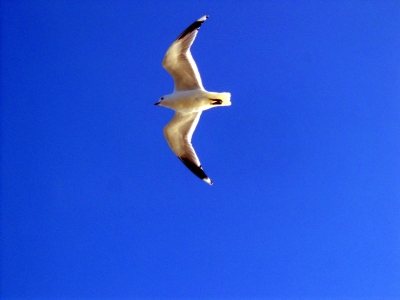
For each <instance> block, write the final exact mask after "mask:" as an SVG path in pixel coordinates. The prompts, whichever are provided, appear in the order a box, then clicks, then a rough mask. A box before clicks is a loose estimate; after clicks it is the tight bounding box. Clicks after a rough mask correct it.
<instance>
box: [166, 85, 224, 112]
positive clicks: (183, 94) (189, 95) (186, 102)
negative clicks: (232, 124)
mask: <svg viewBox="0 0 400 300" xmlns="http://www.w3.org/2000/svg"><path fill="white" fill-rule="evenodd" d="M230 98H231V94H230V93H214V92H207V91H206V90H204V89H196V90H187V91H176V92H174V93H172V94H169V95H166V96H164V100H163V101H161V102H160V104H159V105H160V106H164V107H168V108H170V109H173V110H175V111H179V112H199V111H203V110H207V109H210V108H213V107H215V104H211V103H212V102H213V100H210V99H220V100H222V103H221V104H219V106H229V105H231V101H230Z"/></svg>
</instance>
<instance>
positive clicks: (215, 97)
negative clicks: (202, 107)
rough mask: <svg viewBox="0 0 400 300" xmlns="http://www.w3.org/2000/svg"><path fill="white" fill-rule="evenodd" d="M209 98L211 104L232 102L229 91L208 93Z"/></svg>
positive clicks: (223, 104) (225, 104)
mask: <svg viewBox="0 0 400 300" xmlns="http://www.w3.org/2000/svg"><path fill="white" fill-rule="evenodd" d="M209 99H210V104H211V105H218V106H229V105H231V104H232V103H231V93H210V94H209Z"/></svg>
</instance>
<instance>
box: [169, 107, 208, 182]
mask: <svg viewBox="0 0 400 300" xmlns="http://www.w3.org/2000/svg"><path fill="white" fill-rule="evenodd" d="M200 116H201V111H200V112H190V113H184V112H178V111H177V112H176V113H175V116H174V117H173V118H172V120H171V121H170V122H169V123H168V124H167V125H166V126H165V127H164V135H165V138H166V139H167V142H168V145H169V146H170V148H171V149H172V151H173V152H174V153H175V154H176V155H177V156H178V158H179V159H180V160H181V161H182V162H183V163H184V164H185V166H186V167H188V169H189V170H190V171H192V172H193V173H194V174H195V175H196V176H198V177H199V178H200V179H202V180H204V181H205V182H207V183H208V184H210V185H212V184H213V183H212V181H211V179H210V178H208V176H207V175H206V174H205V173H204V170H203V168H202V167H201V164H200V160H199V158H198V157H197V154H196V152H195V151H194V148H193V146H192V136H193V132H194V130H195V129H196V126H197V123H199V119H200Z"/></svg>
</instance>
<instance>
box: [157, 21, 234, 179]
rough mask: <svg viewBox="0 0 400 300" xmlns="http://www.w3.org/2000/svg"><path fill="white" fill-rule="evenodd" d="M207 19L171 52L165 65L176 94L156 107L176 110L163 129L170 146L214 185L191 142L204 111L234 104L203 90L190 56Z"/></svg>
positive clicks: (222, 95) (189, 29) (197, 23)
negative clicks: (201, 27)
mask: <svg viewBox="0 0 400 300" xmlns="http://www.w3.org/2000/svg"><path fill="white" fill-rule="evenodd" d="M207 18H208V16H204V17H202V18H200V19H198V20H197V21H195V22H194V23H192V24H191V25H190V26H189V27H187V28H186V29H185V30H184V31H183V32H182V33H181V34H180V35H179V36H178V38H177V39H176V40H175V41H174V42H173V43H172V45H171V46H170V47H169V48H168V50H167V53H166V54H165V56H164V59H163V62H162V65H163V67H164V68H165V69H166V70H167V71H168V72H169V73H170V74H171V76H172V77H173V79H174V83H175V86H174V92H173V93H172V94H170V95H166V96H164V97H161V99H160V101H159V102H157V103H156V104H155V105H160V106H165V107H168V108H171V109H173V110H175V115H174V117H173V118H172V120H171V121H170V122H169V123H168V124H167V125H166V126H165V128H164V135H165V138H166V140H167V142H168V145H169V146H170V148H171V150H172V151H173V152H174V153H175V154H176V155H177V156H178V158H179V159H180V160H181V161H182V162H183V163H184V164H185V166H186V167H187V168H188V169H189V170H190V171H192V172H193V173H194V174H195V175H196V176H197V177H199V178H200V179H202V180H204V181H205V182H207V183H208V184H210V185H212V184H213V182H212V181H211V179H210V178H209V177H208V176H207V175H206V173H205V172H204V170H203V168H202V166H201V164H200V160H199V158H198V156H197V154H196V152H195V150H194V148H193V146H192V143H191V140H192V136H193V132H194V130H195V129H196V126H197V124H198V122H199V119H200V116H201V113H202V111H203V110H206V109H209V108H212V107H216V106H226V105H230V104H231V103H230V94H229V93H210V92H207V91H205V90H204V88H203V85H202V82H201V77H200V73H199V71H198V69H197V66H196V63H195V61H194V59H193V57H192V54H191V53H190V47H191V45H192V44H193V41H194V40H195V38H196V36H197V32H198V30H199V28H200V26H201V24H202V23H203V22H204V21H205V20H207Z"/></svg>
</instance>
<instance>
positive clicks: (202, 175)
mask: <svg viewBox="0 0 400 300" xmlns="http://www.w3.org/2000/svg"><path fill="white" fill-rule="evenodd" d="M178 158H179V159H180V160H181V162H183V163H184V165H185V166H186V167H187V168H188V169H189V170H190V171H192V172H193V174H194V175H196V176H197V177H199V178H200V179H201V180H204V181H205V182H207V183H208V184H209V185H213V182H212V181H211V179H210V178H209V177H208V176H207V175H206V173H204V170H203V168H202V167H201V166H197V165H196V164H194V163H193V162H192V161H191V160H190V159H188V158H186V157H184V156H181V157H179V156H178Z"/></svg>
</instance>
